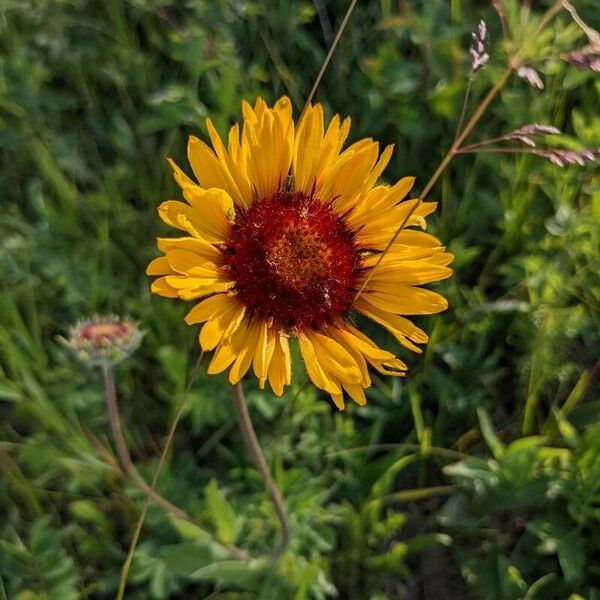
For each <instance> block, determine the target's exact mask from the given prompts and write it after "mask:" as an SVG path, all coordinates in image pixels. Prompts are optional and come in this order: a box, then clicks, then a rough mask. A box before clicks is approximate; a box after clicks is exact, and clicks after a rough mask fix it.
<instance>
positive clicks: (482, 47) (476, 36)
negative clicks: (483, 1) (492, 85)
mask: <svg viewBox="0 0 600 600" xmlns="http://www.w3.org/2000/svg"><path fill="white" fill-rule="evenodd" d="M471 39H472V43H471V47H470V48H469V54H470V55H471V72H472V73H477V71H479V69H483V67H485V65H486V64H487V61H488V60H489V58H490V55H489V54H488V53H487V51H486V44H485V43H486V40H487V26H486V24H485V21H483V20H482V21H479V25H478V26H477V30H476V31H474V32H473V33H472V34H471Z"/></svg>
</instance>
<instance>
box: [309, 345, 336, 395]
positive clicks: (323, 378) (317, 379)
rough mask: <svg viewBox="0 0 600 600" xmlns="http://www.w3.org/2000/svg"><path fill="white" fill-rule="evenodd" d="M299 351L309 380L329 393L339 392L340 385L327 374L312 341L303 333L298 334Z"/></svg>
mask: <svg viewBox="0 0 600 600" xmlns="http://www.w3.org/2000/svg"><path fill="white" fill-rule="evenodd" d="M298 342H299V344H300V353H301V354H302V358H303V359H304V364H305V365H306V372H307V374H308V376H309V377H310V379H311V381H312V382H313V383H314V384H315V385H316V386H317V387H318V388H320V389H322V390H325V391H326V392H329V393H330V394H340V393H341V388H340V385H339V384H338V383H337V382H335V381H333V380H332V379H331V378H330V377H328V376H327V374H326V373H325V371H324V370H323V368H322V367H321V365H320V364H319V360H318V358H317V354H316V352H315V350H314V348H313V344H312V342H311V341H310V340H309V339H308V338H307V337H306V336H305V335H303V334H300V335H299V336H298Z"/></svg>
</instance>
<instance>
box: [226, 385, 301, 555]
mask: <svg viewBox="0 0 600 600" xmlns="http://www.w3.org/2000/svg"><path fill="white" fill-rule="evenodd" d="M231 391H232V398H233V406H234V408H235V415H236V417H237V421H238V424H239V426H240V429H241V431H242V435H243V436H244V442H245V443H246V447H247V448H248V450H249V451H250V455H251V456H252V460H253V461H254V464H255V465H256V468H257V469H258V472H259V474H260V476H261V478H262V480H263V482H264V484H265V488H266V490H267V493H268V494H269V496H270V498H271V502H273V506H274V507H275V512H276V513H277V517H278V518H279V522H280V523H281V541H280V542H279V544H278V545H277V546H276V547H275V548H273V550H272V551H271V554H272V555H273V556H279V555H280V554H282V553H283V552H284V551H285V549H286V548H287V546H288V544H289V543H290V522H289V519H288V515H287V512H286V510H285V506H284V504H283V500H282V498H281V493H280V492H279V488H278V487H277V484H276V483H275V481H274V480H273V478H272V477H271V473H270V472H269V467H268V466H267V461H266V460H265V457H264V454H263V452H262V450H261V447H260V444H259V442H258V438H257V437H256V432H255V431H254V426H253V425H252V420H251V419H250V414H249V413H248V406H247V405H246V398H245V396H244V390H243V388H242V384H241V383H239V382H238V383H236V384H235V385H233V386H232V387H231Z"/></svg>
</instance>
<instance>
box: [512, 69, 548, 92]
mask: <svg viewBox="0 0 600 600" xmlns="http://www.w3.org/2000/svg"><path fill="white" fill-rule="evenodd" d="M517 75H518V76H519V77H520V78H521V79H523V80H524V81H526V82H527V83H528V84H529V85H530V86H531V87H534V88H536V89H538V90H543V89H544V82H543V81H542V78H541V77H540V74H539V73H538V72H537V71H536V70H535V69H534V68H533V67H528V66H527V65H522V66H520V67H519V68H518V69H517Z"/></svg>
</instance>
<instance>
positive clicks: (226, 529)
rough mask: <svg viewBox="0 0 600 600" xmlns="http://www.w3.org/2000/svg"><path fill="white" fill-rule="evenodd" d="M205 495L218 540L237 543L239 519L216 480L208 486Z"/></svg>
mask: <svg viewBox="0 0 600 600" xmlns="http://www.w3.org/2000/svg"><path fill="white" fill-rule="evenodd" d="M204 495H205V496H206V502H207V504H208V509H209V511H210V514H211V517H212V520H213V522H214V524H215V526H216V528H217V536H218V538H219V539H220V540H221V541H223V542H228V543H233V542H235V538H236V536H237V532H238V519H237V517H236V514H235V511H234V510H233V507H232V506H231V504H230V503H229V502H228V500H227V498H225V496H224V495H223V493H222V492H221V490H220V489H219V486H218V484H217V482H216V481H215V480H214V479H213V480H212V481H211V482H210V483H209V484H208V485H207V486H206V488H205V490H204Z"/></svg>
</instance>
